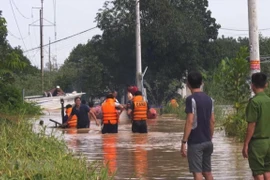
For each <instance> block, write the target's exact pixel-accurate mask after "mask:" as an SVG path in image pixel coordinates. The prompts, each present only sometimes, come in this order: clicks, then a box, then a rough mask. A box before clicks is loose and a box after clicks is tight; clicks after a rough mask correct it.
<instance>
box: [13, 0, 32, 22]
mask: <svg viewBox="0 0 270 180" xmlns="http://www.w3.org/2000/svg"><path fill="white" fill-rule="evenodd" d="M12 3H13V5H14V6H15V8H16V10H17V11H18V12H19V14H20V15H21V16H22V17H24V18H25V19H30V18H28V17H26V16H25V15H23V13H21V11H20V10H19V8H18V7H17V5H16V3H15V2H14V1H13V0H12Z"/></svg>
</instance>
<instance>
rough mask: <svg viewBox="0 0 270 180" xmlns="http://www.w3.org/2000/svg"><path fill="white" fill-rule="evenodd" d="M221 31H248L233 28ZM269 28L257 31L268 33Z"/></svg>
mask: <svg viewBox="0 0 270 180" xmlns="http://www.w3.org/2000/svg"><path fill="white" fill-rule="evenodd" d="M220 29H222V30H226V31H248V30H246V29H233V28H220ZM269 30H270V28H264V29H259V31H269Z"/></svg>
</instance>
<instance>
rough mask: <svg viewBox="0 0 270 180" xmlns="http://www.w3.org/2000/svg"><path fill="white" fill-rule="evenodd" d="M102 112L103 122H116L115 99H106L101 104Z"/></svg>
mask: <svg viewBox="0 0 270 180" xmlns="http://www.w3.org/2000/svg"><path fill="white" fill-rule="evenodd" d="M101 109H102V113H103V124H117V123H118V114H117V110H116V108H115V101H114V99H112V98H109V99H107V100H106V101H105V102H104V103H103V104H102V106H101Z"/></svg>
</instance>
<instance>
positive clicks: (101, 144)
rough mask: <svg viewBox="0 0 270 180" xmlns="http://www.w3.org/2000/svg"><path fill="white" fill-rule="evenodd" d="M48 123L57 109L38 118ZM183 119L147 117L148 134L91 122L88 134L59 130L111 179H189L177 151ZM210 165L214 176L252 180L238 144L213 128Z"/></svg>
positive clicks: (72, 145) (186, 166)
mask: <svg viewBox="0 0 270 180" xmlns="http://www.w3.org/2000/svg"><path fill="white" fill-rule="evenodd" d="M41 119H42V120H44V122H45V124H47V125H49V126H51V125H53V123H51V122H49V119H54V120H57V121H59V122H61V117H60V112H50V113H46V115H45V116H42V117H41ZM183 126H184V121H181V120H179V119H175V118H174V117H170V116H167V117H161V118H159V119H157V120H148V129H149V133H148V134H132V133H131V125H130V124H124V125H119V133H118V134H105V135H102V134H101V133H100V131H99V130H100V128H99V127H97V126H96V125H95V124H94V122H92V123H91V130H90V132H89V133H76V130H75V131H74V130H70V131H61V130H57V132H58V133H62V132H63V133H64V136H63V137H64V139H65V141H66V142H67V145H68V147H69V148H70V149H72V150H73V151H74V153H75V154H80V153H82V154H83V155H84V156H85V157H86V158H87V159H88V160H89V161H90V162H93V161H101V162H104V163H107V164H108V167H109V170H110V172H111V173H113V172H115V171H116V174H115V176H114V177H115V179H142V180H148V179H164V180H165V179H192V174H191V173H189V171H188V164H187V159H185V158H182V157H181V154H180V146H181V138H182V135H183ZM213 143H214V153H213V156H212V167H213V174H214V179H218V180H221V179H232V180H235V179H245V180H247V179H252V177H251V172H250V170H249V168H248V162H247V160H246V159H243V157H242V155H241V150H242V143H237V142H235V141H234V140H233V139H232V138H228V137H226V136H225V134H224V132H223V131H216V132H215V134H214V138H213Z"/></svg>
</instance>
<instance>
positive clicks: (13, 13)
mask: <svg viewBox="0 0 270 180" xmlns="http://www.w3.org/2000/svg"><path fill="white" fill-rule="evenodd" d="M9 3H10V6H11V10H12V14H13V17H14V20H15V22H16V26H17V28H18V31H19V33H20V37H21V40H22V42H23V45H24V48H25V49H27V48H26V45H25V43H24V40H23V37H22V33H21V30H20V27H19V25H18V21H17V18H16V15H15V12H14V9H13V6H12V3H11V0H9Z"/></svg>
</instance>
